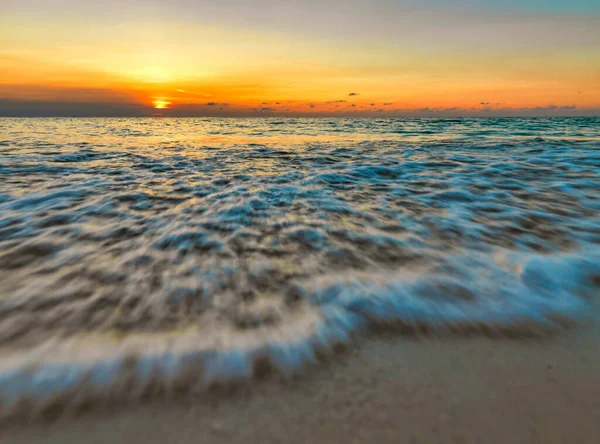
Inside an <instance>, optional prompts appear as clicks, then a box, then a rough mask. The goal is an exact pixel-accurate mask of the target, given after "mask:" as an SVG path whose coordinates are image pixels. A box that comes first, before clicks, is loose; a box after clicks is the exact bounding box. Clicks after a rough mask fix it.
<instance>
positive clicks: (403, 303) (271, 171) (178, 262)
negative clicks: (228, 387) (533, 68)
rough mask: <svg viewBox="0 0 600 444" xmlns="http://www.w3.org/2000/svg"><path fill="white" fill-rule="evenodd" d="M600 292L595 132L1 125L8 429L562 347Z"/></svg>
mask: <svg viewBox="0 0 600 444" xmlns="http://www.w3.org/2000/svg"><path fill="white" fill-rule="evenodd" d="M599 290H600V118H547V119H542V118H535V119H517V118H485V119H484V118H482V119H375V118H368V119H354V118H318V119H317V118H314V119H313V118H241V119H232V118H224V119H221V118H181V119H180V118H140V119H136V118H127V119H117V118H115V119H112V118H62V119H51V118H48V119H45V118H44V119H18V118H14V119H8V118H4V119H0V343H1V345H0V401H1V402H0V404H1V405H2V409H3V411H4V412H8V411H13V410H14V409H16V408H21V409H22V408H24V407H23V405H26V406H27V409H34V407H32V406H35V405H42V404H44V403H48V402H55V403H63V404H64V403H67V404H68V403H69V402H76V400H78V401H81V400H82V399H86V400H88V401H89V400H94V399H104V398H107V397H109V398H111V399H112V398H118V399H121V398H123V397H125V398H136V397H142V395H143V394H145V393H149V392H156V391H157V390H158V391H160V392H165V391H169V390H175V389H177V390H184V391H185V390H192V389H194V390H195V389H197V388H198V387H209V386H212V385H215V384H228V383H229V382H237V381H250V380H252V379H253V378H255V377H258V376H262V374H263V373H265V372H268V371H271V372H275V373H279V374H283V375H290V374H294V373H296V372H298V371H301V370H302V368H304V367H305V366H306V365H310V364H311V363H318V362H319V361H320V359H322V356H323V355H326V354H327V353H328V352H329V351H330V350H332V349H335V348H336V347H337V346H338V345H341V346H343V345H344V344H348V343H350V342H351V341H353V340H355V338H357V337H358V336H361V335H367V333H370V332H371V333H372V332H377V331H381V330H385V331H386V332H391V333H393V334H397V335H404V334H411V335H414V334H425V335H426V334H436V335H446V334H447V335H459V336H460V335H463V334H465V335H466V334H485V335H492V336H494V337H498V339H499V340H503V338H505V337H512V336H521V335H526V336H529V335H535V336H537V335H546V334H556V333H560V331H561V329H564V328H566V327H571V326H576V325H577V324H579V323H583V322H585V321H586V319H588V318H589V317H590V316H592V313H593V310H592V306H593V304H594V298H595V296H597V295H598V293H599ZM367 340H368V339H367ZM465 340H468V338H465ZM23 401H27V402H25V403H24V402H23Z"/></svg>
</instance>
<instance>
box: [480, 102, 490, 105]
mask: <svg viewBox="0 0 600 444" xmlns="http://www.w3.org/2000/svg"><path fill="white" fill-rule="evenodd" d="M479 104H480V105H489V104H490V102H479Z"/></svg>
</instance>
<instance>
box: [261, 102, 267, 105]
mask: <svg viewBox="0 0 600 444" xmlns="http://www.w3.org/2000/svg"><path fill="white" fill-rule="evenodd" d="M268 104H269V102H263V103H261V105H268Z"/></svg>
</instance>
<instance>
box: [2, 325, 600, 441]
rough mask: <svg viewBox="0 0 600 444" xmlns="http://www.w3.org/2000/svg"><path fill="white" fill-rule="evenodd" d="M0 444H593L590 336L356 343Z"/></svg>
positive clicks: (15, 430) (597, 354)
mask: <svg viewBox="0 0 600 444" xmlns="http://www.w3.org/2000/svg"><path fill="white" fill-rule="evenodd" d="M0 441H1V442H3V443H4V442H6V443H9V442H10V443H14V444H20V443H37V442H40V443H41V442H44V443H62V444H68V443H82V442H94V443H96V442H98V443H99V442H111V443H137V442H140V443H144V444H153V443H157V444H159V443H160V444H165V443H199V442H201V443H213V442H214V443H222V442H230V443H249V442H260V443H271V442H273V443H279V442H280V443H307V442H311V443H338V442H339V443H354V442H369V443H387V442H389V443H397V442H411V443H412V442H414V443H418V442H443V443H446V442H450V443H454V442H456V443H486V444H488V443H597V442H600V337H599V336H598V334H597V329H596V328H592V327H586V328H580V329H576V330H573V331H570V332H567V333H564V332H563V333H560V334H558V335H557V336H555V337H553V338H549V339H544V340H540V339H490V338H482V337H474V338H472V337H459V338H407V337H398V336H394V337H378V338H369V339H368V340H362V341H361V343H360V344H355V345H354V346H353V347H352V348H351V349H349V350H346V351H344V352H343V353H341V354H338V355H336V356H333V357H332V359H330V360H329V361H328V362H326V363H324V364H322V365H320V366H318V367H315V368H313V369H308V371H305V372H304V373H303V374H302V375H300V376H297V377H295V378H294V379H292V380H288V381H275V380H267V381H262V382H256V383H254V384H253V385H252V386H250V387H243V388H239V389H237V390H235V391H233V392H232V393H223V392H218V393H209V394H206V393H205V394H198V395H195V396H190V397H187V398H183V399H182V398H179V399H169V400H165V399H162V400H154V401H151V402H148V403H146V404H144V405H139V404H138V405H135V406H119V407H110V409H103V410H98V409H95V410H93V411H92V412H88V413H85V414H83V415H79V416H77V417H72V416H67V417H64V416H63V417H62V418H60V419H59V420H55V421H52V422H42V421H40V420H37V421H34V422H32V423H12V424H3V425H2V429H1V432H0Z"/></svg>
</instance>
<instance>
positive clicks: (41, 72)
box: [0, 0, 600, 116]
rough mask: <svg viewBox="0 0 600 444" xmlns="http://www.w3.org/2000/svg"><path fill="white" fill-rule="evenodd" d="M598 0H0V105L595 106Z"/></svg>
mask: <svg viewBox="0 0 600 444" xmlns="http://www.w3.org/2000/svg"><path fill="white" fill-rule="evenodd" d="M599 29H600V2H599V1H597V0H569V1H563V0H560V1H559V0H521V1H517V0H504V1H502V2H498V1H491V0H454V1H452V2H449V1H443V0H418V1H417V0H397V1H394V0H369V1H367V0H362V1H359V0H303V1H300V0H294V1H289V0H288V1H286V0H255V1H249V0H219V1H217V0H213V1H207V0H169V1H168V2H167V1H163V0H137V1H134V0H104V1H88V0H79V1H76V0H0V116H150V115H157V116H158V115H163V116H254V115H258V116H271V115H290V116H293V115H306V116H319V115H324V116H329V115H344V116H353V115H356V116H369V115H373V116H501V115H502V116H504V115H507V116H547V115H550V116H555V115H556V116H558V115H567V116H571V115H572V116H580V115H596V116H598V115H600V31H599Z"/></svg>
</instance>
